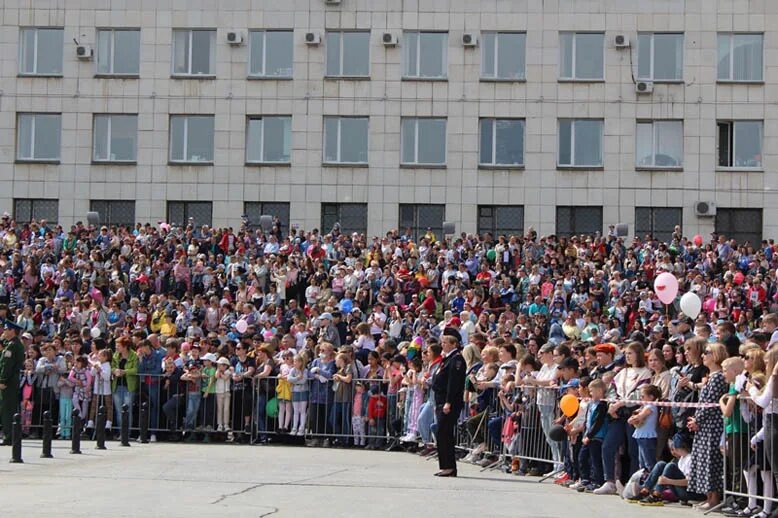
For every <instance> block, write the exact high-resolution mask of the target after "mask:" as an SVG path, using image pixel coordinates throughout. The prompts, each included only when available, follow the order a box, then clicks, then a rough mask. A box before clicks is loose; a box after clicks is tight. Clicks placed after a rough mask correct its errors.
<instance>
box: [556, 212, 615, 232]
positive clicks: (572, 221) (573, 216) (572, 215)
mask: <svg viewBox="0 0 778 518" xmlns="http://www.w3.org/2000/svg"><path fill="white" fill-rule="evenodd" d="M560 209H569V210H570V221H569V223H570V227H571V232H570V233H567V234H565V233H562V232H560V230H559V210H560ZM584 209H599V211H600V227H599V229H597V230H596V231H595V232H599V234H600V235H602V226H603V217H604V212H605V210H604V207H603V205H557V206H556V209H555V213H554V217H555V219H554V234H555V235H556V236H557V237H560V236H561V237H572V236H578V235H581V234H585V232H578V231H577V229H574V228H573V227H575V222H576V221H577V220H579V216H577V215H576V212H577V211H579V210H584Z"/></svg>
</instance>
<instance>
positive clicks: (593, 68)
mask: <svg viewBox="0 0 778 518" xmlns="http://www.w3.org/2000/svg"><path fill="white" fill-rule="evenodd" d="M575 77H576V78H577V79H602V78H603V35H602V34H586V33H583V34H576V35H575Z"/></svg>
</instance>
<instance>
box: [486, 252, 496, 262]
mask: <svg viewBox="0 0 778 518" xmlns="http://www.w3.org/2000/svg"><path fill="white" fill-rule="evenodd" d="M486 258H487V259H489V261H491V262H494V260H495V259H497V252H495V251H494V250H489V251H488V252H486Z"/></svg>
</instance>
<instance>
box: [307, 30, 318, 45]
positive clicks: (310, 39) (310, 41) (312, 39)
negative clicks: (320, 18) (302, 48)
mask: <svg viewBox="0 0 778 518" xmlns="http://www.w3.org/2000/svg"><path fill="white" fill-rule="evenodd" d="M319 43H321V36H319V35H318V34H317V33H315V32H306V33H305V44H306V45H318V44H319Z"/></svg>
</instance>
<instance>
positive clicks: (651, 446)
mask: <svg viewBox="0 0 778 518" xmlns="http://www.w3.org/2000/svg"><path fill="white" fill-rule="evenodd" d="M640 396H641V399H643V401H658V400H659V399H661V398H662V389H660V388H659V387H657V386H656V385H644V386H643V387H642V388H641V389H640ZM658 416H659V410H658V408H657V406H656V405H652V404H651V403H648V404H645V405H643V407H641V408H640V409H639V410H637V411H636V412H635V413H634V414H632V415H631V416H630V417H629V419H627V423H629V424H631V425H632V426H634V427H635V431H634V432H633V434H632V437H633V438H634V439H635V440H637V442H638V459H639V466H640V469H642V470H645V471H646V472H649V471H651V469H652V468H653V467H654V464H656V424H657V419H658Z"/></svg>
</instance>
